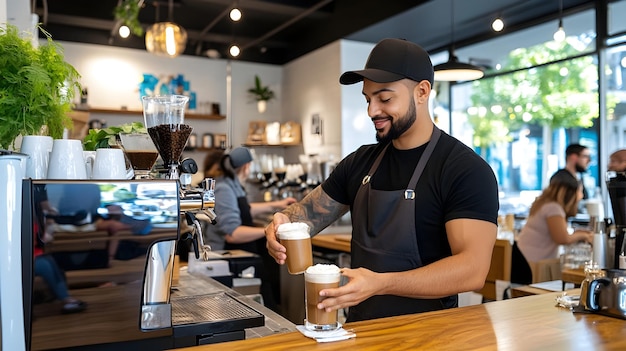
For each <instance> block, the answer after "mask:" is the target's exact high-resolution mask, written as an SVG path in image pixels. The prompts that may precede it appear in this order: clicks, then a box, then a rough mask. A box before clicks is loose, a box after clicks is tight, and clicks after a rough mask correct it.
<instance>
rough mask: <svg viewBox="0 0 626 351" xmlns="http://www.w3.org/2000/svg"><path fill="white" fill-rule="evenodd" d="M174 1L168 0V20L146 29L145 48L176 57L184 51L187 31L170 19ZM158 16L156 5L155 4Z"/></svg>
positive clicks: (158, 53)
mask: <svg viewBox="0 0 626 351" xmlns="http://www.w3.org/2000/svg"><path fill="white" fill-rule="evenodd" d="M173 3H174V1H173V0H169V2H168V4H169V13H168V17H169V21H167V22H158V23H155V24H153V25H152V26H150V28H148V30H147V31H146V50H148V52H150V53H152V54H155V55H158V56H165V57H176V56H178V55H180V54H182V53H183V52H184V51H185V46H186V45H187V31H186V30H185V28H183V27H181V26H179V25H178V24H176V23H174V22H173V21H172V18H173V6H174V4H173ZM157 18H158V5H157Z"/></svg>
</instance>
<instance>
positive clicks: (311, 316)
mask: <svg viewBox="0 0 626 351" xmlns="http://www.w3.org/2000/svg"><path fill="white" fill-rule="evenodd" d="M340 278H341V271H340V270H339V267H337V266H335V265H334V264H316V265H315V266H311V267H309V268H307V269H306V271H305V272H304V282H305V291H304V298H305V302H306V303H305V304H306V320H305V323H304V325H305V327H306V328H307V329H309V330H317V331H320V330H335V329H337V328H339V323H338V322H337V312H338V311H337V310H334V311H332V312H326V310H323V309H319V308H317V304H318V303H320V302H321V301H322V300H323V299H324V298H323V297H321V296H320V291H321V290H323V289H329V288H338V287H339V280H340Z"/></svg>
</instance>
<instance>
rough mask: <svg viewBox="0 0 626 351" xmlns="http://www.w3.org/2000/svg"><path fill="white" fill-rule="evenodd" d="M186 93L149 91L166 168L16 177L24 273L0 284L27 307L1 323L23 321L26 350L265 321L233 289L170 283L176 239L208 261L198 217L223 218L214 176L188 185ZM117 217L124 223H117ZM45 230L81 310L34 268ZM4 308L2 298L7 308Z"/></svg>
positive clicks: (173, 337)
mask: <svg viewBox="0 0 626 351" xmlns="http://www.w3.org/2000/svg"><path fill="white" fill-rule="evenodd" d="M183 98H184V97H176V96H175V97H152V98H146V99H144V118H145V122H146V127H147V128H148V133H150V131H152V133H151V134H150V136H151V137H152V140H153V142H154V144H155V146H156V148H157V150H158V151H159V154H160V156H161V157H162V158H163V160H164V163H165V165H166V167H167V170H166V173H167V174H166V175H165V176H163V177H152V178H149V177H146V176H145V175H144V176H141V177H139V178H137V179H133V180H46V179H42V180H32V179H25V180H23V181H21V182H18V183H20V184H21V185H22V192H21V193H22V196H21V199H22V200H23V201H22V204H21V205H22V206H21V210H22V211H21V215H22V216H21V224H22V225H21V233H22V235H21V239H22V240H21V245H20V246H21V253H22V255H21V267H20V271H21V272H22V275H23V277H22V280H21V282H22V283H21V284H19V283H15V284H11V285H7V284H6V283H5V282H4V281H3V282H2V284H3V285H2V287H3V289H4V288H5V287H9V289H10V288H11V287H14V286H16V285H17V286H19V285H21V286H22V289H21V290H20V289H13V290H15V294H17V295H15V296H14V297H15V298H16V301H17V298H18V297H20V295H23V299H22V300H23V301H24V304H23V308H19V309H20V310H23V314H21V315H22V316H23V317H24V319H23V322H21V323H20V320H17V319H15V316H14V314H13V317H11V318H13V319H11V320H9V322H7V323H3V326H2V330H3V335H2V340H3V342H4V340H5V337H7V340H8V337H9V335H8V334H7V333H4V332H5V330H6V328H5V326H6V325H9V324H10V325H15V323H17V325H19V326H21V325H22V324H23V325H24V328H23V330H24V334H23V337H19V336H18V337H17V338H13V339H17V340H18V341H19V340H22V341H24V340H25V349H26V350H50V349H72V350H108V349H112V348H119V347H121V348H123V349H130V348H136V349H140V350H162V349H171V348H177V347H187V346H193V345H197V344H199V343H209V342H216V341H209V340H221V341H225V340H229V339H224V337H222V338H221V339H217V338H213V339H211V337H212V336H213V335H216V334H218V333H220V334H222V335H228V337H231V338H233V339H231V340H235V339H234V338H242V337H244V336H245V334H244V332H243V329H244V328H250V327H256V326H262V325H263V324H264V318H263V315H261V314H260V313H258V312H257V311H254V310H253V309H252V308H247V307H246V306H244V304H242V303H240V302H239V301H236V299H235V297H232V296H230V295H227V294H221V295H219V296H215V294H213V295H210V296H209V295H207V296H202V295H201V296H178V295H175V294H174V293H173V292H172V291H173V290H172V275H173V269H174V261H175V253H176V246H177V244H179V243H180V242H181V241H189V240H190V241H191V246H193V251H194V254H195V256H196V258H197V259H204V260H207V259H208V256H209V251H210V247H209V246H208V245H205V244H204V242H203V240H202V233H201V225H200V223H199V220H198V218H203V220H208V221H209V222H211V223H215V222H216V220H217V219H216V215H215V213H214V212H213V209H212V208H213V206H214V204H215V197H214V185H215V183H214V180H213V179H205V180H204V181H203V182H202V185H201V186H200V187H193V186H191V184H190V181H191V173H195V172H196V171H197V165H196V164H195V162H193V160H189V159H187V160H181V157H182V150H183V147H184V145H185V143H186V142H187V137H188V136H189V133H190V132H191V127H190V126H188V125H186V124H184V115H183V113H184V103H181V101H185V102H186V100H185V99H183ZM155 101H156V102H155ZM155 104H156V105H158V106H156V105H155ZM151 128H154V129H151ZM155 130H158V132H154V131H155ZM168 130H169V133H170V135H168V133H167V131H168ZM181 131H182V132H181ZM9 159H10V162H11V163H12V164H13V163H15V164H16V165H19V164H23V161H20V158H19V157H17V155H12V156H11V157H10V158H9ZM20 162H22V163H20ZM22 168H23V167H22ZM18 178H23V175H22V176H21V177H18ZM8 188H12V187H8ZM15 189H19V187H14V189H13V190H15ZM17 212H19V211H17ZM96 218H97V220H95V219H96ZM18 221H19V219H18ZM111 223H114V224H119V223H124V224H126V226H125V227H124V228H125V229H124V230H113V229H112V228H114V227H115V226H114V225H111ZM48 232H50V233H52V234H53V237H54V239H53V240H52V241H50V242H46V243H45V245H43V249H44V250H45V251H44V252H45V254H46V255H49V256H50V257H52V258H53V259H54V261H55V262H56V263H57V265H58V266H59V268H60V269H61V271H62V272H63V275H64V280H65V282H66V284H67V288H68V290H69V291H70V292H71V295H72V297H74V298H77V299H79V300H82V301H84V302H86V303H87V308H86V309H85V310H84V311H82V312H80V313H72V314H64V313H62V312H59V310H60V305H62V304H60V302H59V301H58V299H56V298H55V297H54V296H53V294H51V293H50V289H49V288H48V287H47V284H46V282H45V280H44V279H42V276H36V275H35V269H34V268H33V267H34V266H35V260H36V259H37V258H36V255H35V252H36V250H34V248H35V247H37V246H38V245H40V244H41V242H42V241H43V240H42V238H44V237H46V234H47V233H48ZM112 245H115V246H112ZM3 247H4V246H3ZM112 247H115V249H112ZM7 248H8V246H7ZM12 252H15V250H12ZM1 278H3V279H4V275H3V276H2V277H1ZM19 291H23V294H20V293H19ZM174 291H175V290H174ZM3 292H4V290H3ZM173 294H174V296H173ZM5 295H8V294H4V293H3V296H2V298H3V301H4V297H5ZM213 305H217V307H215V308H216V309H217V310H219V311H218V312H220V313H221V314H219V318H218V317H215V318H214V320H211V318H213V317H212V316H216V315H218V314H216V313H215V311H209V312H211V313H209V312H206V313H205V309H206V310H207V311H208V309H207V308H206V306H213ZM16 306H19V305H17V304H16ZM227 306H235V307H237V308H241V309H245V312H246V313H247V315H246V316H245V318H241V315H233V313H240V312H241V310H238V311H230V309H229V308H227ZM8 310H9V308H8V307H7V308H5V304H4V303H3V305H2V312H3V313H4V312H5V311H8ZM231 312H233V313H231ZM225 316H226V317H225ZM228 318H232V320H230V319H228ZM3 322H4V320H3ZM229 328H233V329H232V330H233V332H230V329H229ZM20 329H21V328H20ZM10 332H11V333H12V331H10ZM15 335H17V334H15ZM231 335H235V336H231ZM209 336H211V337H209ZM3 349H4V348H3ZM7 349H9V348H7ZM11 349H14V348H11ZM18 349H21V348H16V350H18Z"/></svg>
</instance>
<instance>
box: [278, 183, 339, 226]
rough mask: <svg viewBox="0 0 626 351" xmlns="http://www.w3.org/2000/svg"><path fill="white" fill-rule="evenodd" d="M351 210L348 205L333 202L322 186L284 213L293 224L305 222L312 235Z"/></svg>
mask: <svg viewBox="0 0 626 351" xmlns="http://www.w3.org/2000/svg"><path fill="white" fill-rule="evenodd" d="M348 209H349V206H348V205H343V204H340V203H339V202H337V201H335V200H333V199H332V198H331V197H330V196H328V195H326V193H325V192H324V191H323V190H322V187H321V186H318V187H317V188H315V189H313V191H311V192H310V193H309V194H308V195H307V196H306V197H305V198H304V199H302V201H300V202H297V203H295V204H292V205H290V206H289V207H287V208H286V209H285V210H284V211H283V213H284V214H285V215H287V216H288V217H289V219H290V220H291V221H292V222H304V223H306V224H308V225H309V227H310V228H311V235H315V234H317V233H319V232H320V231H321V230H322V229H324V228H326V227H327V226H328V225H330V224H331V223H333V222H334V221H335V220H337V219H338V218H339V217H341V216H342V215H343V214H345V213H346V212H347V211H348Z"/></svg>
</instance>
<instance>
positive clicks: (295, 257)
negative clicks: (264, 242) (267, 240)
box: [276, 222, 313, 274]
mask: <svg viewBox="0 0 626 351" xmlns="http://www.w3.org/2000/svg"><path fill="white" fill-rule="evenodd" d="M276 234H277V235H278V239H280V243H281V244H282V245H283V246H284V247H285V249H287V270H288V271H289V274H302V273H304V271H305V270H306V269H307V268H308V267H309V266H312V265H313V250H312V248H311V236H310V235H309V226H308V225H306V223H299V222H294V223H283V224H281V225H279V226H278V230H277V231H276Z"/></svg>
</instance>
